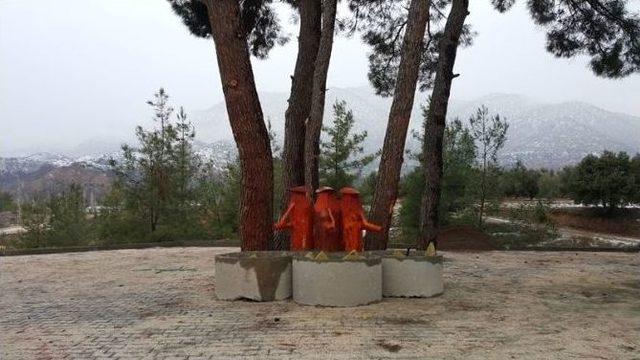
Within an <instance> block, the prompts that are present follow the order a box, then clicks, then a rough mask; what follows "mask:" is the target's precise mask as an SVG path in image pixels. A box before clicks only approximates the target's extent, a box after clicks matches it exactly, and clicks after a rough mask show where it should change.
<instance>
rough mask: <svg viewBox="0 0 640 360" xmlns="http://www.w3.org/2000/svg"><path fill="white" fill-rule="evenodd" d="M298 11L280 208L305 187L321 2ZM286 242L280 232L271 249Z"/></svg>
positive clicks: (309, 1) (304, 0) (303, 0)
mask: <svg viewBox="0 0 640 360" xmlns="http://www.w3.org/2000/svg"><path fill="white" fill-rule="evenodd" d="M298 9H299V12H300V31H299V34H298V57H297V59H296V67H295V70H294V72H293V76H292V78H291V95H290V96H289V106H288V107H287V110H286V112H285V113H284V118H285V122H284V146H283V149H282V162H283V171H282V177H283V182H284V184H283V185H284V186H283V187H282V191H283V194H282V201H283V206H286V204H287V203H288V201H289V189H290V188H292V187H294V186H299V185H303V184H304V141H305V120H306V119H307V117H308V116H309V112H310V111H311V97H312V93H313V73H314V68H315V61H316V56H317V54H318V46H319V45H320V32H321V29H320V26H321V16H322V9H321V1H320V0H300V1H299V3H298ZM287 242H288V239H287V235H286V232H279V233H278V234H277V235H276V237H275V239H274V244H273V246H272V248H273V249H275V250H284V249H285V248H286V243H287Z"/></svg>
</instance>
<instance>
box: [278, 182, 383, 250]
mask: <svg viewBox="0 0 640 360" xmlns="http://www.w3.org/2000/svg"><path fill="white" fill-rule="evenodd" d="M290 191H291V196H290V198H289V206H288V207H287V211H286V212H285V213H284V214H283V215H282V217H281V218H280V220H279V221H278V222H277V223H276V224H275V225H274V227H275V229H276V230H284V229H289V230H290V231H291V250H292V251H303V250H321V251H325V252H327V251H348V252H350V251H354V250H355V251H362V250H364V243H363V241H362V230H367V231H374V232H380V231H382V228H381V227H380V226H378V225H375V224H372V223H370V222H368V221H367V219H366V218H365V216H364V209H363V208H362V203H361V202H360V194H359V193H358V191H357V190H356V189H353V188H350V187H345V188H342V189H340V197H339V198H338V197H337V196H336V193H335V191H334V190H333V189H332V188H330V187H326V186H324V187H321V188H319V189H318V190H316V201H315V204H314V203H313V200H312V197H311V192H310V191H309V190H308V188H307V187H306V186H298V187H294V188H292V189H290Z"/></svg>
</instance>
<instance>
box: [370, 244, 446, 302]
mask: <svg viewBox="0 0 640 360" xmlns="http://www.w3.org/2000/svg"><path fill="white" fill-rule="evenodd" d="M378 254H379V255H380V256H381V257H382V295H383V296H384V297H432V296H436V295H440V294H442V293H443V292H444V284H443V279H442V263H443V259H442V256H441V255H439V256H425V255H424V252H417V251H416V252H411V253H410V254H409V255H408V256H407V255H406V254H405V251H402V252H401V251H400V250H398V251H385V252H380V253H378Z"/></svg>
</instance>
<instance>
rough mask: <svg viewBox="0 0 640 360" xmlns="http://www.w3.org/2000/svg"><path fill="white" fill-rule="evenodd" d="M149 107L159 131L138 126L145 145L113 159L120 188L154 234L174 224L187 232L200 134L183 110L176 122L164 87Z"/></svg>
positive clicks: (134, 212)
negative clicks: (117, 158) (196, 149)
mask: <svg viewBox="0 0 640 360" xmlns="http://www.w3.org/2000/svg"><path fill="white" fill-rule="evenodd" d="M147 104H149V105H150V106H151V107H152V109H153V112H154V122H155V123H156V127H155V128H153V129H150V130H146V129H144V128H142V127H141V126H138V127H137V128H136V136H137V138H138V141H139V147H135V148H134V147H131V146H128V145H125V146H123V157H122V161H121V162H117V161H115V160H111V161H110V163H111V165H112V168H113V170H114V173H115V174H116V182H115V184H114V188H115V189H116V191H117V192H118V193H119V194H121V200H122V201H123V202H124V204H122V205H124V208H125V209H126V210H127V211H128V212H130V213H131V214H132V216H133V218H135V219H137V220H138V221H140V223H146V228H147V229H148V233H154V232H155V231H156V230H157V229H158V226H159V225H165V226H167V225H169V224H171V226H170V227H171V228H172V229H173V230H174V232H176V231H178V230H180V229H181V230H186V229H189V222H190V221H191V220H192V218H191V208H192V206H193V204H194V201H195V193H194V184H195V179H196V175H197V173H198V171H199V168H200V160H199V158H198V157H197V156H196V155H195V154H194V151H193V145H192V143H193V139H194V136H195V131H194V129H193V126H192V125H191V124H190V123H189V121H188V120H187V116H186V114H185V112H184V110H183V109H182V108H180V110H179V112H178V113H177V115H176V117H175V119H176V120H175V121H173V120H172V119H171V118H172V116H173V111H174V110H173V108H172V107H171V106H170V105H169V95H168V94H167V93H166V92H165V91H164V89H160V90H159V91H158V92H157V93H156V94H155V95H154V100H150V101H148V102H147ZM114 200H116V201H117V199H114ZM115 206H119V205H118V204H115Z"/></svg>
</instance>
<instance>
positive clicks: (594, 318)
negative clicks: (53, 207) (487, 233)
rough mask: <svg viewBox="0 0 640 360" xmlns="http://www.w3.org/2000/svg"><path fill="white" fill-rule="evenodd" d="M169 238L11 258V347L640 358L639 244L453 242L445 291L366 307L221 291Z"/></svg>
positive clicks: (6, 279)
mask: <svg viewBox="0 0 640 360" xmlns="http://www.w3.org/2000/svg"><path fill="white" fill-rule="evenodd" d="M229 250H232V249H221V248H171V249H147V250H120V251H104V252H89V253H76V254H52V255H38V256H18V257H5V258H0V359H3V360H4V359H66V358H71V359H103V358H107V359H118V358H120V359H187V358H188V359H232V358H255V359H268V358H286V359H370V358H376V359H391V358H403V359H409V358H427V357H428V358H446V359H455V358H465V359H467V358H472V359H474V358H475V359H486V358H495V359H509V358H513V359H524V358H526V359H530V358H531V359H536V358H537V359H556V358H564V359H583V358H588V359H640V257H639V255H638V254H622V253H543V252H526V253H525V252H485V253H444V254H445V269H446V270H445V277H446V279H445V281H446V290H445V294H444V295H443V296H440V297H437V298H433V299H386V300H384V301H383V302H381V303H378V304H373V305H369V306H365V307H360V308H346V309H344V308H343V309H335V308H321V307H305V306H300V305H297V304H295V303H293V302H291V301H283V302H275V303H253V302H223V301H217V300H216V299H215V295H214V286H215V285H214V283H215V274H214V270H213V257H214V255H215V254H217V253H221V252H225V251H229Z"/></svg>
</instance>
